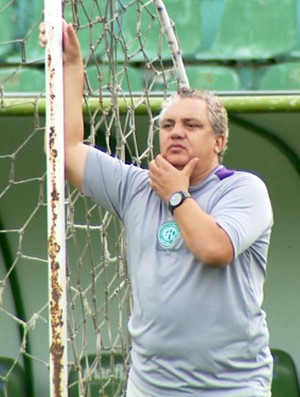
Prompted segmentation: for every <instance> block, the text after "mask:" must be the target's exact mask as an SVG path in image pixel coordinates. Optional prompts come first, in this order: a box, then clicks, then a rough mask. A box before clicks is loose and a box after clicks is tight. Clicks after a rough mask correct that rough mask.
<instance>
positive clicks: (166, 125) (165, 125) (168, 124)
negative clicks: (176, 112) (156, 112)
mask: <svg viewBox="0 0 300 397" xmlns="http://www.w3.org/2000/svg"><path fill="white" fill-rule="evenodd" d="M173 125H174V124H173V123H171V122H170V121H163V122H162V124H161V128H163V129H164V130H168V129H170V128H172V127H173Z"/></svg>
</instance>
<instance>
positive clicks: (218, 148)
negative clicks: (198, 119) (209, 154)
mask: <svg viewBox="0 0 300 397" xmlns="http://www.w3.org/2000/svg"><path fill="white" fill-rule="evenodd" d="M225 143H226V142H225V136H224V135H218V136H216V144H215V152H216V153H217V154H218V155H219V154H220V153H221V152H222V150H223V149H224V146H225Z"/></svg>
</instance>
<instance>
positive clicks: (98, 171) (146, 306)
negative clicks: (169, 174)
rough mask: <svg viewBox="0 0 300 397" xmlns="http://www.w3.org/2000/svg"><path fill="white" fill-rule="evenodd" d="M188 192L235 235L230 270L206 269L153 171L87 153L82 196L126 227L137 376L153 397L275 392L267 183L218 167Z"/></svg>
mask: <svg viewBox="0 0 300 397" xmlns="http://www.w3.org/2000/svg"><path fill="white" fill-rule="evenodd" d="M190 193H191V195H192V197H193V199H194V200H196V202H197V203H198V204H199V206H200V207H201V208H202V209H203V210H204V211H205V212H207V213H208V214H210V215H211V216H213V217H214V218H215V219H216V222H217V223H218V225H219V226H220V227H222V228H223V229H224V230H225V231H226V232H227V234H228V235H229V237H230V239H231V242H232V245H233V248H234V260H233V261H232V263H231V264H229V266H226V267H225V268H222V269H217V268H211V267H208V266H204V265H203V264H202V263H201V262H199V261H198V260H197V259H196V258H195V257H194V256H193V255H192V254H191V252H190V251H189V250H188V249H187V247H186V245H185V243H184V241H183V239H182V237H181V234H180V229H179V227H178V225H177V224H176V222H175V220H174V218H173V217H172V215H171V213H170V211H169V210H168V208H167V206H166V204H165V203H163V202H162V201H161V200H160V198H159V197H158V196H157V195H156V194H155V193H154V192H153V190H152V189H151V187H150V185H149V177H148V171H147V170H142V169H140V168H138V167H135V166H133V165H125V164H124V163H122V162H121V161H119V160H117V159H114V158H112V157H109V156H108V155H106V154H104V153H102V152H100V151H98V150H96V149H93V148H90V150H89V152H88V157H87V162H86V167H85V174H84V194H85V195H87V196H89V197H91V198H92V199H93V200H94V201H95V202H96V203H98V204H99V205H101V206H102V207H104V208H105V209H107V210H109V211H110V212H112V213H114V214H115V215H117V216H118V217H119V218H120V219H121V220H122V221H123V222H124V224H125V228H126V236H127V247H128V250H127V255H128V266H129V275H130V278H131V283H132V290H133V300H134V308H133V312H132V315H131V318H130V320H129V324H128V327H129V331H130V334H131V337H132V366H131V370H130V377H131V380H132V381H133V382H134V383H135V384H136V385H137V386H138V387H139V388H140V389H141V390H143V391H144V392H145V393H147V394H149V395H151V396H153V397H158V396H159V397H169V396H170V397H176V396H180V397H182V396H195V397H196V396H197V397H198V396H201V397H213V396H218V397H227V396H228V397H256V396H260V397H264V396H269V393H270V384H271V375H272V357H271V354H270V350H269V347H268V342H269V334H268V329H267V324H266V319H265V313H264V312H263V310H262V309H261V304H262V299H263V284H264V281H265V277H266V263H267V252H268V247H269V240H270V233H271V227H272V224H273V215H272V208H271V204H270V200H269V196H268V192H267V189H266V186H265V184H264V183H263V182H262V180H261V179H260V178H258V177H257V176H255V175H253V174H250V173H247V172H239V171H236V172H227V171H226V169H225V168H223V166H219V167H218V168H217V169H216V170H215V171H214V172H213V173H212V174H211V175H209V176H208V178H207V179H205V180H204V181H202V182H201V183H199V184H198V185H196V186H192V187H191V188H190Z"/></svg>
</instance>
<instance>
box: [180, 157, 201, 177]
mask: <svg viewBox="0 0 300 397" xmlns="http://www.w3.org/2000/svg"><path fill="white" fill-rule="evenodd" d="M198 163H199V159H197V158H194V159H191V160H190V161H189V162H188V163H187V164H186V166H185V167H184V169H183V171H184V172H185V174H186V175H188V176H189V177H190V176H191V175H192V173H193V171H194V169H195V168H196V167H197V164H198Z"/></svg>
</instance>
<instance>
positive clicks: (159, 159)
mask: <svg viewBox="0 0 300 397" xmlns="http://www.w3.org/2000/svg"><path fill="white" fill-rule="evenodd" d="M155 164H156V165H157V166H158V167H159V168H169V167H172V165H171V164H170V163H169V162H168V161H167V160H166V159H165V158H164V157H163V156H162V155H161V154H158V155H157V156H156V157H155Z"/></svg>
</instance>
